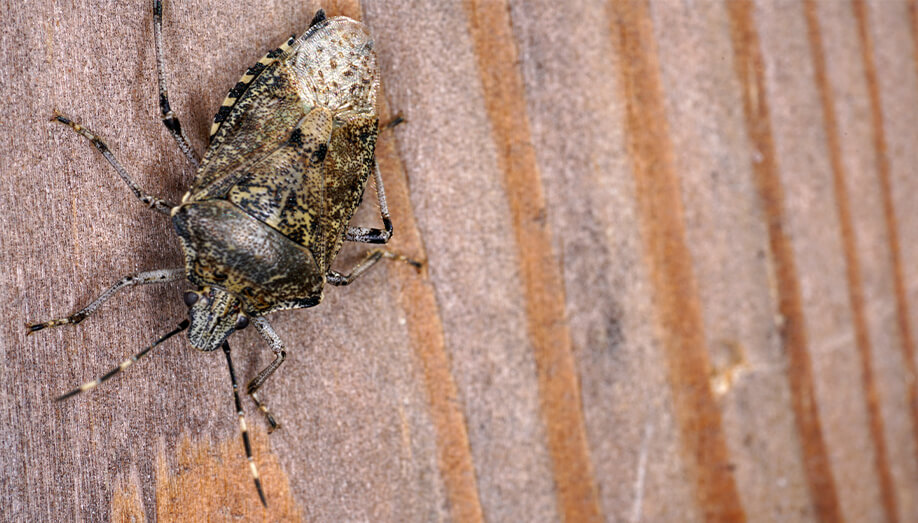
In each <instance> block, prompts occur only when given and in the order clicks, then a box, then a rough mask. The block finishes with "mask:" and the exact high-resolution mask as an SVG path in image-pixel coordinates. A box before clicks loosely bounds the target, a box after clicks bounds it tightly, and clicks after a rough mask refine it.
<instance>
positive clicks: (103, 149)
mask: <svg viewBox="0 0 918 523" xmlns="http://www.w3.org/2000/svg"><path fill="white" fill-rule="evenodd" d="M51 120H52V121H55V122H60V123H62V124H64V125H66V126H68V127H70V128H71V129H73V130H74V131H76V133H77V134H79V135H80V136H82V137H83V138H86V139H87V140H89V141H90V143H92V145H93V147H95V148H96V150H98V151H99V152H100V153H102V156H104V157H105V159H106V160H108V163H110V164H111V165H112V167H114V168H115V171H117V172H118V176H120V177H121V179H122V180H124V183H126V184H127V185H128V187H130V189H131V192H133V193H134V196H136V197H137V198H138V199H140V201H141V202H143V203H145V204H146V205H147V206H149V207H150V208H151V209H153V210H156V211H159V212H161V213H163V214H166V215H168V214H169V213H170V212H171V211H172V208H173V207H175V205H173V204H171V203H169V202H167V201H166V200H163V199H161V198H157V197H155V196H150V195H149V194H147V193H145V192H143V191H141V190H140V186H139V185H137V182H135V181H134V179H133V178H131V176H130V175H129V174H128V173H127V171H126V170H125V168H124V167H122V166H121V163H119V162H118V160H117V159H116V158H115V155H114V154H112V152H111V151H110V150H109V148H108V145H106V144H105V142H104V141H103V140H102V138H99V136H98V135H96V134H95V133H94V132H92V131H90V130H89V129H88V128H86V127H83V126H82V125H80V124H78V123H76V122H74V121H73V120H72V119H71V118H70V117H68V116H66V115H63V114H61V113H59V112H58V111H57V110H55V111H54V116H52V117H51Z"/></svg>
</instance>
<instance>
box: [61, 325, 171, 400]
mask: <svg viewBox="0 0 918 523" xmlns="http://www.w3.org/2000/svg"><path fill="white" fill-rule="evenodd" d="M187 328H188V320H184V321H182V323H179V325H178V327H176V328H175V329H174V330H172V331H171V332H169V333H167V334H166V335H164V336H163V337H161V338H160V339H158V340H156V341H155V342H153V345H150V346H149V347H147V348H146V349H144V350H142V351H140V352H138V353H137V354H135V355H133V356H131V357H130V358H128V359H126V360H124V361H122V362H121V364H119V365H118V366H117V367H115V368H114V369H112V370H110V371H108V372H106V373H105V374H104V375H103V376H102V377H101V378H97V379H94V380H92V381H87V382H86V383H84V384H82V385H80V386H79V387H77V388H75V389H73V390H71V391H70V392H67V393H65V394H61V395H60V396H58V397H57V398H55V399H54V401H64V400H65V399H67V398H71V397H73V396H76V395H77V394H79V393H81V392H86V391H87V390H90V389H94V388H96V387H98V386H99V384H100V383H102V382H103V381H106V380H108V379H109V378H111V377H113V376H115V375H116V374H119V373H121V372H122V371H124V369H126V368H128V367H130V366H131V365H133V364H135V363H137V360H139V359H140V358H143V357H144V356H146V355H147V353H148V352H150V351H151V350H153V348H154V347H156V346H158V345H160V344H162V343H163V342H164V341H166V340H168V339H169V338H171V337H173V336H175V335H176V334H178V333H180V332H182V331H183V330H185V329H187Z"/></svg>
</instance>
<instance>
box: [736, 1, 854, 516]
mask: <svg viewBox="0 0 918 523" xmlns="http://www.w3.org/2000/svg"><path fill="white" fill-rule="evenodd" d="M725 4H726V6H727V12H728V15H729V18H730V33H731V39H732V41H733V49H734V67H735V68H736V75H737V77H738V79H739V81H740V85H741V86H742V97H743V113H744V115H745V120H746V132H747V134H748V135H749V140H750V142H751V144H752V147H753V149H754V150H755V151H757V152H758V153H759V155H760V157H759V158H756V159H753V160H751V164H752V169H753V173H754V177H755V184H756V189H757V191H758V193H759V197H760V198H761V199H762V208H763V211H764V213H765V219H766V224H767V227H768V241H769V248H770V250H771V255H772V257H773V261H774V265H775V279H776V282H777V295H778V312H779V314H780V315H781V317H782V318H783V321H784V323H783V329H782V331H781V335H782V341H783V345H784V352H785V353H786V354H787V359H788V381H789V383H790V389H791V404H792V408H793V410H794V417H795V419H796V422H797V429H798V431H799V434H800V445H801V447H802V451H803V465H804V471H805V473H806V479H807V485H808V487H809V490H810V496H811V497H812V500H813V508H814V510H815V514H816V517H817V518H819V520H820V521H826V522H833V523H834V522H839V521H843V518H842V514H841V509H840V507H839V503H838V494H837V492H836V488H835V479H834V478H833V476H832V471H831V465H830V462H829V455H828V451H827V449H826V443H825V440H824V438H823V435H822V425H821V423H820V421H819V406H818V405H817V404H816V393H815V388H814V382H813V364H812V361H811V360H810V355H809V353H808V352H807V343H808V342H807V332H806V323H805V318H804V312H803V303H802V300H801V291H800V281H799V276H798V274H797V266H796V262H795V261H794V251H793V247H792V246H791V242H790V239H789V238H788V236H787V233H786V232H785V231H784V221H785V211H784V188H783V187H782V186H781V179H780V176H779V174H778V163H777V156H776V153H775V144H774V137H773V135H772V129H771V119H770V116H769V109H768V96H767V94H768V92H767V91H766V86H765V67H764V62H763V58H762V49H761V44H760V42H759V36H758V32H757V31H756V28H755V22H754V20H753V18H752V10H753V4H752V2H751V1H749V0H736V1H734V0H725Z"/></svg>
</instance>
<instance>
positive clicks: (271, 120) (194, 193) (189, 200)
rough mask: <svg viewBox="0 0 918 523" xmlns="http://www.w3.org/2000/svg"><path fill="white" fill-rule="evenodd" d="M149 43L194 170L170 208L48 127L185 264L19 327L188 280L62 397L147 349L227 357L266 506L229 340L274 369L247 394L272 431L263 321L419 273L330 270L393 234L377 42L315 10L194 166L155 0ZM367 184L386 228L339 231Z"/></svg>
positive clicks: (88, 134)
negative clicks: (183, 346)
mask: <svg viewBox="0 0 918 523" xmlns="http://www.w3.org/2000/svg"><path fill="white" fill-rule="evenodd" d="M153 34H154V40H155V48H156V63H157V72H158V76H159V105H160V109H161V112H162V120H163V123H164V124H165V125H166V128H168V130H169V132H170V134H171V135H172V137H173V138H174V139H175V141H176V142H177V143H178V146H179V148H180V149H181V150H182V152H183V153H184V154H185V156H186V157H187V158H188V160H189V161H190V162H191V163H192V164H193V165H194V166H195V167H196V168H197V173H196V175H195V179H194V183H193V184H192V186H191V189H190V190H189V191H188V192H187V193H186V194H185V196H184V197H182V202H181V203H180V204H179V205H174V204H172V203H169V202H167V201H165V200H163V199H160V198H156V197H153V196H150V195H148V194H146V193H144V192H143V191H142V190H141V189H140V187H139V186H138V185H137V184H136V183H135V182H134V180H133V179H132V178H131V176H130V175H129V174H128V173H127V171H126V170H125V169H124V167H122V166H121V164H120V163H119V162H118V160H117V159H115V157H114V155H113V154H112V153H111V151H110V150H109V148H108V146H107V145H106V144H105V142H103V141H102V139H101V138H99V137H98V135H96V134H95V133H93V132H92V131H90V130H89V129H87V128H86V127H83V126H81V125H80V124H78V123H76V122H74V121H73V120H72V119H70V118H68V117H66V116H64V115H62V114H60V113H58V112H56V111H55V113H54V116H53V117H52V120H55V121H58V122H60V123H63V124H66V125H68V126H70V128H72V129H73V130H74V131H76V132H77V133H79V134H80V135H81V136H83V137H84V138H86V139H88V140H89V141H90V142H91V143H92V145H93V146H94V147H95V148H96V149H97V150H98V151H99V152H100V153H101V154H102V155H103V156H104V157H105V159H106V160H108V162H109V163H110V164H111V165H112V167H114V168H115V171H117V173H118V175H119V176H121V178H122V179H123V180H124V182H125V183H127V185H128V187H129V188H130V189H131V191H132V192H133V193H134V195H135V196H137V198H139V199H140V201H142V202H143V203H145V204H147V205H148V206H149V207H150V208H151V209H152V210H154V211H157V212H160V213H163V214H166V215H168V216H170V217H171V219H172V223H173V225H174V227H175V231H176V233H177V234H178V237H179V240H180V241H181V245H182V249H183V251H184V258H185V266H184V267H177V268H171V269H160V270H154V271H149V272H142V273H139V274H134V275H131V276H127V277H125V278H123V279H122V280H121V281H119V282H118V283H116V284H115V285H114V286H113V287H111V288H110V289H108V290H107V291H105V292H104V293H102V295H101V296H99V297H98V298H96V299H95V300H94V301H93V302H92V303H90V304H89V305H87V306H86V307H84V308H83V309H81V310H79V311H77V312H76V313H74V314H72V315H70V316H68V317H66V318H60V319H56V320H51V321H45V322H41V323H31V324H28V325H27V329H28V333H29V334H31V333H33V332H36V331H39V330H42V329H44V328H47V327H55V326H59V325H66V324H76V323H79V322H81V321H83V320H84V319H86V317H88V316H89V315H91V314H92V313H93V312H95V311H96V310H97V309H98V308H99V306H101V305H102V303H104V302H105V301H106V300H107V299H109V298H110V297H111V296H112V295H113V294H115V293H116V292H118V291H119V290H121V289H124V288H126V287H133V286H135V285H143V284H148V283H164V282H171V281H176V280H180V279H182V278H183V277H185V278H187V279H188V280H189V281H190V282H191V284H192V285H193V287H194V288H193V289H192V290H188V291H186V292H185V293H184V296H183V299H184V301H185V304H186V305H187V306H188V311H189V318H188V319H186V320H184V321H182V322H181V323H179V325H178V327H176V328H175V329H174V330H172V331H171V332H169V333H167V334H165V335H164V336H162V337H161V338H159V339H158V340H156V342H154V343H153V344H152V345H150V346H149V347H147V348H145V349H143V350H142V351H140V352H139V353H137V354H136V355H134V356H132V357H131V358H129V359H127V360H125V361H124V362H122V363H121V364H120V365H119V366H117V367H115V368H114V369H112V370H111V371H109V372H108V373H106V374H104V375H103V376H101V377H100V378H98V379H96V380H93V381H90V382H87V383H84V384H83V385H81V386H79V387H77V388H76V389H73V390H72V391H70V392H68V393H66V394H64V395H62V396H60V397H59V398H58V400H63V399H66V398H69V397H71V396H74V395H76V394H79V393H80V392H84V391H87V390H89V389H92V388H93V387H95V386H97V385H98V384H100V383H102V382H103V381H105V380H107V379H109V378H111V377H112V376H114V375H116V374H118V373H119V372H121V371H123V370H124V369H126V368H128V367H129V366H131V365H132V364H133V363H134V362H136V361H137V360H138V359H140V358H141V357H142V356H144V355H145V354H147V352H149V351H150V350H152V349H153V348H154V347H156V346H157V345H159V344H161V343H163V342H164V341H166V340H167V339H169V338H170V337H172V336H174V335H175V334H177V333H179V332H181V331H183V330H186V329H187V331H188V339H189V341H190V342H191V344H192V345H193V346H194V347H195V348H197V349H199V350H202V351H214V350H216V349H217V348H218V347H220V348H222V349H223V352H224V354H225V356H226V363H227V366H228V367H229V372H230V379H231V381H232V386H233V395H234V398H235V403H236V414H237V416H238V418H239V425H240V428H241V431H242V439H243V443H244V446H245V452H246V458H247V459H248V462H249V467H250V469H251V473H252V477H253V479H254V482H255V487H256V489H257V490H258V495H259V497H260V499H261V502H262V503H263V504H265V505H266V504H267V502H266V500H265V495H264V491H263V490H262V487H261V481H260V480H259V477H258V471H257V470H256V467H255V461H254V460H253V458H252V453H251V447H250V445H249V438H248V433H247V431H246V425H245V418H244V416H243V410H242V405H241V403H240V400H239V392H238V385H237V382H236V376H235V374H234V372H233V365H232V360H231V358H230V347H229V344H228V343H227V341H226V340H227V338H228V337H229V335H230V334H232V333H233V332H234V331H237V330H240V329H244V328H245V327H246V326H248V325H249V324H250V323H251V324H253V325H254V326H255V328H256V329H257V330H258V332H259V333H260V334H261V336H262V337H263V338H264V339H265V341H267V343H268V345H269V346H270V347H271V350H272V351H273V352H274V360H273V361H272V362H271V363H270V364H269V365H268V366H267V367H266V368H265V369H263V370H262V371H261V372H259V373H258V374H257V375H256V376H255V377H254V378H253V379H252V380H251V381H250V382H249V384H248V387H247V392H248V394H249V395H250V396H251V397H252V400H253V401H254V402H255V404H256V405H257V406H258V408H259V409H260V410H261V411H262V412H263V413H264V415H265V418H266V420H267V422H268V424H269V426H270V427H269V431H270V430H273V429H275V428H277V427H278V426H279V425H278V424H277V422H276V421H275V420H274V417H273V416H272V415H271V413H270V411H269V410H268V408H267V406H266V405H265V403H264V402H263V401H261V400H260V399H259V398H258V394H257V392H258V389H259V387H261V385H262V384H263V383H264V382H265V380H266V379H268V377H269V376H271V374H272V373H273V372H274V371H275V370H277V368H278V367H279V366H280V365H281V363H283V361H284V357H285V355H286V352H285V349H284V344H283V342H282V341H281V340H280V338H279V337H278V336H277V334H276V333H275V332H274V329H273V328H272V327H271V324H270V323H268V320H267V319H266V318H265V315H267V314H269V313H271V312H275V311H280V310H286V309H299V308H305V307H312V306H315V305H318V304H319V302H320V301H321V300H322V292H323V288H324V286H325V283H326V282H327V283H330V284H332V285H347V284H349V283H351V282H352V281H353V280H354V279H356V278H357V277H358V276H360V275H361V274H363V273H364V272H365V271H366V270H367V269H369V268H370V267H372V266H373V265H374V264H375V263H376V262H378V261H379V260H381V259H383V258H389V259H396V260H401V261H404V262H407V263H410V264H412V265H414V266H416V267H420V264H419V263H418V262H415V261H412V260H409V259H407V258H405V257H403V256H400V255H397V254H393V253H391V252H389V251H386V250H382V249H374V250H371V251H369V252H368V253H367V254H366V256H365V258H363V260H362V261H360V262H359V263H357V264H356V265H355V266H354V267H353V268H352V269H351V270H350V272H349V273H347V274H342V273H339V272H337V271H334V270H332V269H331V264H332V262H333V261H334V259H335V256H336V255H337V254H338V251H339V250H340V248H341V245H342V243H343V242H344V241H345V240H347V241H353V242H363V243H375V244H383V243H386V242H387V241H388V240H389V238H390V237H391V236H392V223H391V221H390V219H389V211H388V208H387V206H386V196H385V192H384V191H383V184H382V177H381V175H380V172H379V168H378V167H377V165H376V160H375V156H374V155H375V148H376V137H377V134H378V119H377V115H376V91H377V88H378V85H379V76H378V72H377V69H376V55H375V52H374V50H373V41H372V39H371V37H370V34H369V33H368V31H367V29H366V27H364V25H363V24H361V23H359V22H356V21H354V20H351V19H350V18H345V17H335V18H326V16H325V13H324V11H322V10H319V11H318V12H317V13H316V15H315V17H314V18H313V20H312V22H311V23H310V25H309V28H308V29H307V30H306V32H305V33H304V34H303V35H302V36H300V37H299V38H296V37H295V36H293V37H290V39H289V40H287V42H285V43H284V44H283V45H282V46H281V47H280V48H278V49H275V50H273V51H271V52H269V53H268V54H267V55H265V57H264V58H262V59H261V60H259V61H258V63H257V64H255V65H254V66H252V67H251V68H249V70H248V71H246V73H245V74H244V75H243V76H242V78H241V79H240V80H239V82H238V83H237V84H236V85H235V86H234V87H233V88H232V90H230V92H229V94H228V95H227V97H226V99H225V100H224V101H223V104H222V105H221V106H220V110H219V111H218V112H217V115H216V117H215V118H214V123H213V126H212V127H211V130H210V146H209V147H208V149H207V152H206V153H205V154H204V158H203V160H202V159H199V158H198V156H197V153H196V152H195V151H194V149H193V148H192V147H191V145H190V144H189V143H188V139H187V138H186V136H185V133H184V131H183V130H182V127H181V125H180V124H179V121H178V119H177V118H176V117H175V115H174V113H173V112H172V109H171V108H170V106H169V96H168V93H167V90H166V80H165V79H166V75H165V69H164V64H163V45H162V1H161V0H155V1H154V2H153ZM371 172H373V173H374V174H375V179H376V193H377V198H378V201H379V208H380V214H381V216H382V222H383V228H382V229H376V228H365V227H349V226H348V222H349V221H350V219H351V216H352V215H353V214H354V211H355V210H356V208H357V206H358V205H359V203H360V201H361V198H362V197H363V192H364V189H365V187H366V184H367V179H368V178H369V175H370V173H371Z"/></svg>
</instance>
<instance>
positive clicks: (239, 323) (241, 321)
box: [235, 314, 249, 331]
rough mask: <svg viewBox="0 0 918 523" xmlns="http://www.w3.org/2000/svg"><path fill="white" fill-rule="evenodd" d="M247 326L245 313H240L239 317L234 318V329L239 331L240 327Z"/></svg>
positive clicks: (247, 320) (247, 321) (247, 319)
mask: <svg viewBox="0 0 918 523" xmlns="http://www.w3.org/2000/svg"><path fill="white" fill-rule="evenodd" d="M248 326H249V317H248V316H246V315H245V314H240V315H239V317H238V318H236V327H235V328H236V330H237V331H241V330H242V329H244V328H246V327H248Z"/></svg>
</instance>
